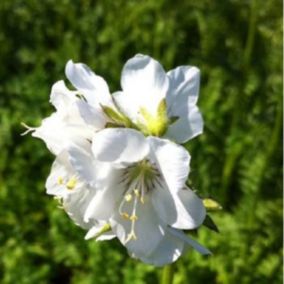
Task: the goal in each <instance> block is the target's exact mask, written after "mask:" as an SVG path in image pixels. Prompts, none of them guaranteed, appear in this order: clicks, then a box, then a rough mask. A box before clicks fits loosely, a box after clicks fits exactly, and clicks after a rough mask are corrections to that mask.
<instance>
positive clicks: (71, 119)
mask: <svg viewBox="0 0 284 284" xmlns="http://www.w3.org/2000/svg"><path fill="white" fill-rule="evenodd" d="M92 135H93V130H92V129H91V128H89V127H86V125H85V124H84V123H83V122H82V120H80V117H79V118H77V114H76V109H74V112H73V113H72V115H71V113H70V114H65V113H62V112H55V113H53V114H52V115H51V116H50V117H47V118H45V119H44V120H43V121H42V123H41V126H40V127H38V128H36V130H35V131H34V132H33V133H32V136H33V137H37V138H40V139H42V140H43V141H44V142H45V143H46V146H47V147H48V149H49V150H50V151H51V152H52V153H53V154H55V155H58V154H59V153H60V152H61V151H62V150H64V149H66V148H67V147H68V146H70V145H72V144H74V143H77V142H78V141H80V140H82V139H83V140H86V139H90V138H91V137H92Z"/></svg>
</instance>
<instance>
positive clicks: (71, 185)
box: [66, 177, 77, 190]
mask: <svg viewBox="0 0 284 284" xmlns="http://www.w3.org/2000/svg"><path fill="white" fill-rule="evenodd" d="M76 184H77V179H76V178H75V177H71V178H70V179H69V181H68V182H67V184H66V187H67V189H69V190H72V189H74V188H75V186H76Z"/></svg>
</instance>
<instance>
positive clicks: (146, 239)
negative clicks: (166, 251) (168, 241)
mask: <svg viewBox="0 0 284 284" xmlns="http://www.w3.org/2000/svg"><path fill="white" fill-rule="evenodd" d="M130 208H131V207H130ZM130 208H129V209H130ZM126 209H127V208H126ZM136 215H137V217H138V220H137V221H136V222H135V227H134V232H135V235H136V237H137V239H136V240H133V239H132V240H129V241H128V242H126V240H127V237H128V234H129V233H130V231H131V221H130V220H125V219H124V218H123V217H122V216H120V215H119V214H116V215H115V216H114V217H113V218H112V219H111V220H110V223H111V227H112V230H113V232H114V233H115V234H116V235H117V237H118V238H119V240H120V241H121V243H122V244H123V245H125V246H126V248H127V249H128V251H129V252H130V254H131V253H134V254H135V255H144V256H147V255H149V254H150V253H151V252H152V251H153V250H154V249H155V248H156V247H157V246H158V245H159V243H160V241H161V240H162V239H163V236H164V225H163V224H162V223H161V221H160V220H159V218H158V217H157V214H156V212H155V211H154V209H153V206H152V204H151V202H149V200H148V201H147V200H146V201H145V203H144V204H141V203H140V202H139V203H138V205H137V211H136Z"/></svg>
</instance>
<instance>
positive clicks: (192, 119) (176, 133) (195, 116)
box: [165, 105, 203, 143]
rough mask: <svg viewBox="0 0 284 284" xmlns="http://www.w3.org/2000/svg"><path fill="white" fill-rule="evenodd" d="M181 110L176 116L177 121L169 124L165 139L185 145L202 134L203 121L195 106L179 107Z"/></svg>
mask: <svg viewBox="0 0 284 284" xmlns="http://www.w3.org/2000/svg"><path fill="white" fill-rule="evenodd" d="M180 107H181V109H180V112H179V113H178V114H177V115H174V116H178V117H179V119H178V120H177V121H176V122H174V123H173V124H171V125H170V126H169V128H168V130H167V132H166V134H165V137H167V138H169V139H172V140H174V141H175V142H177V143H185V142H187V141H188V140H190V139H192V138H194V137H196V136H198V135H199V134H201V133H202V132H203V119H202V115H201V113H200V112H199V110H198V108H197V106H194V105H189V106H187V105H180Z"/></svg>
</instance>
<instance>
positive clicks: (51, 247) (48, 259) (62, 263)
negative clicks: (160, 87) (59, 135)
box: [0, 0, 282, 284]
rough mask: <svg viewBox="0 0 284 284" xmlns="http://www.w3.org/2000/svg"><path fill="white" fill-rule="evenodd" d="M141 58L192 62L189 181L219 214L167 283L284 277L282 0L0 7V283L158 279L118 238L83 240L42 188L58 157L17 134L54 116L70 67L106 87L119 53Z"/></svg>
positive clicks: (169, 64) (65, 0)
mask: <svg viewBox="0 0 284 284" xmlns="http://www.w3.org/2000/svg"><path fill="white" fill-rule="evenodd" d="M136 53H145V54H148V55H151V56H153V57H154V58H156V59H158V60H159V61H160V62H161V63H162V64H163V65H164V67H165V68H166V69H167V70H169V69H172V68H174V67H176V66H178V65H196V66H198V67H199V68H200V69H201V72H202V82H201V92H200V100H199V106H200V109H201V111H202V113H203V116H204V120H205V129H204V134H203V135H201V136H200V137H198V138H196V139H194V140H193V141H190V142H188V143H187V145H186V146H187V147H188V149H189V150H190V153H191V155H192V164H191V169H192V170H191V174H190V183H191V184H192V187H193V188H194V189H197V190H198V191H199V192H200V194H201V195H202V196H203V197H210V196H211V197H214V198H215V199H216V200H218V201H219V202H220V203H221V204H222V206H223V208H224V210H223V211H221V212H217V213H213V214H212V215H211V216H212V217H213V219H214V220H215V222H216V223H217V224H218V227H219V229H220V233H219V234H217V233H214V232H212V231H209V230H208V229H207V228H201V229H200V231H199V232H198V240H199V241H200V242H201V243H202V244H204V245H205V246H206V247H208V248H209V249H210V250H211V251H212V252H213V253H214V254H213V255H212V256H211V257H209V258H208V257H202V256H200V255H199V254H198V253H196V252H193V251H192V252H189V253H187V254H186V255H185V256H184V257H182V258H181V259H180V260H179V261H178V262H177V264H176V267H175V269H176V274H175V279H174V283H175V284H181V283H190V284H194V283H196V284H197V283H210V284H211V283H225V284H227V283H228V284H234V283H238V284H239V283H241V284H242V283H258V284H262V283H263V284H266V283H270V284H274V283H282V179H281V176H282V131H281V129H282V3H281V1H277V0H273V1H272V0H271V1H262V0H251V1H249V0H248V1H245V0H219V1H212V0H200V1H190V0H188V1H179V0H176V1H169V0H168V1H166V0H152V1H138V0H132V1H124V0H116V1H107V0H106V1H91V0H84V1H72V0H62V1H59V0H45V1H38V0H1V2H0V62H1V64H0V283H4V284H8V283H9V284H10V283H13V284H14V283H19V284H22V283H23V284H33V283H37V284H38V283H63V284H64V283H76V284H77V283H79V284H81V283H82V284H89V283H98V284H101V283H108V284H109V283H133V284H142V283H150V284H152V283H153V284H155V283H158V278H159V274H160V272H161V269H155V268H154V267H152V266H150V265H145V264H143V263H140V262H137V261H135V260H133V259H130V258H129V257H128V256H127V253H126V251H125V249H124V248H123V247H122V246H121V245H120V244H119V242H118V241H110V242H100V243H96V242H95V241H84V239H83V238H84V234H85V232H84V231H83V230H82V229H80V228H79V227H77V226H75V225H74V224H73V222H71V221H70V220H69V218H68V217H67V216H66V214H65V213H64V212H63V211H62V210H60V209H58V208H57V203H56V202H55V201H54V200H53V199H52V198H51V197H50V196H47V195H46V194H45V188H44V183H45V179H46V177H47V175H48V173H49V169H50V166H51V162H52V160H53V157H52V156H51V154H50V153H49V152H48V150H47V149H46V147H45V145H44V144H43V143H42V141H40V140H37V139H34V138H31V137H30V136H25V137H21V136H20V133H21V132H23V130H24V129H23V128H22V127H21V126H20V122H21V121H24V122H26V123H27V124H30V125H39V124H40V122H41V119H42V118H43V117H45V116H47V115H49V114H50V113H51V112H52V111H53V108H52V106H51V105H50V104H49V102H48V101H49V92H50V88H51V86H52V84H53V83H54V82H55V81H57V80H59V79H65V76H64V66H65V63H66V62H67V60H68V59H71V58H72V59H73V60H74V61H81V62H85V63H87V64H88V65H89V66H90V67H91V68H92V69H93V70H95V72H96V73H97V74H99V75H101V76H103V77H104V78H105V79H106V80H107V81H108V83H109V85H110V87H111V90H112V91H114V90H116V89H119V80H120V72H121V69H122V66H123V64H124V63H125V61H126V60H127V59H129V58H130V57H132V56H133V55H135V54H136Z"/></svg>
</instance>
